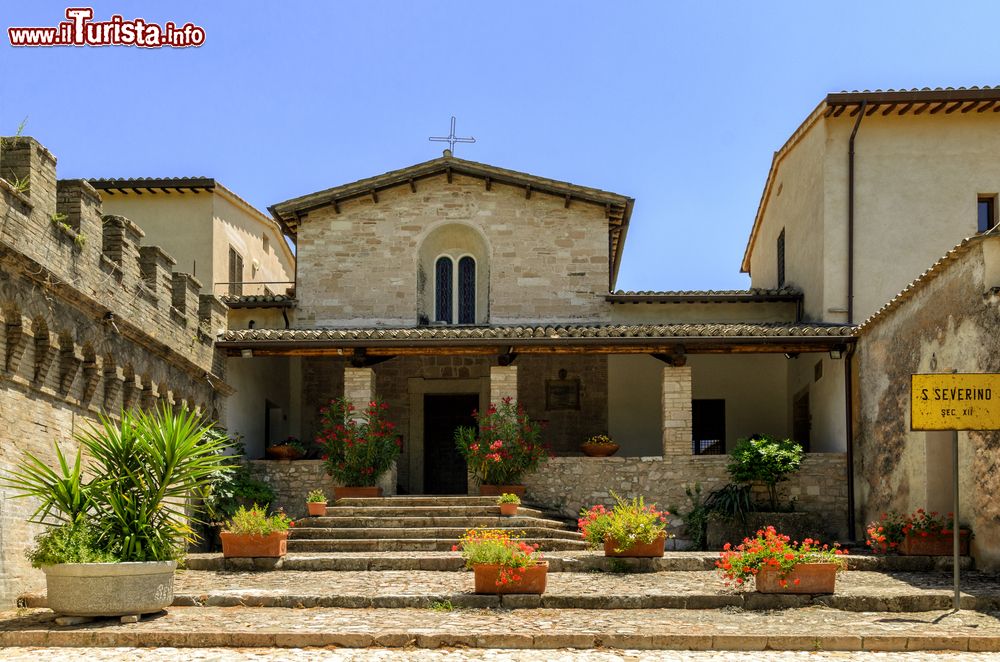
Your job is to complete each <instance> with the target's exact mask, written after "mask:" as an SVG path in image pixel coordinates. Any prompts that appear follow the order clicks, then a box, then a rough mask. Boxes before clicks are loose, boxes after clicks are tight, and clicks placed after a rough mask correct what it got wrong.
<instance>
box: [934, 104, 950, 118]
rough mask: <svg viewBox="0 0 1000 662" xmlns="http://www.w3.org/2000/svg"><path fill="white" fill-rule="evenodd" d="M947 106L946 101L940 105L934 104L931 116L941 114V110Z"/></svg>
mask: <svg viewBox="0 0 1000 662" xmlns="http://www.w3.org/2000/svg"><path fill="white" fill-rule="evenodd" d="M947 105H948V102H947V101H942V102H941V103H938V104H935V105H934V107H933V108H931V115H936V114H937V113H939V112H941V109H942V108H944V107H945V106H947Z"/></svg>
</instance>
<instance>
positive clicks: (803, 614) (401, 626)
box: [0, 607, 1000, 657]
mask: <svg viewBox="0 0 1000 662" xmlns="http://www.w3.org/2000/svg"><path fill="white" fill-rule="evenodd" d="M998 616H1000V614H986V613H982V612H973V611H961V612H958V613H949V612H922V613H918V614H886V613H871V612H868V613H865V612H844V611H838V610H833V609H826V608H823V607H809V608H803V609H788V610H781V611H772V612H763V611H742V610H736V609H723V610H681V609H651V610H646V609H631V610H610V611H603V610H578V609H534V610H524V609H517V610H486V609H455V610H446V609H437V610H436V609H377V610H358V609H323V608H318V609H308V610H305V609H268V608H244V607H234V608H216V607H197V608H191V607H174V608H171V609H170V610H169V611H168V612H166V613H165V614H163V615H160V616H158V617H154V618H147V619H143V620H142V621H140V622H139V623H135V624H120V623H118V622H117V620H104V621H97V622H94V623H90V624H87V625H80V626H66V627H60V626H56V625H55V624H54V623H53V622H52V619H53V615H52V613H51V612H50V611H48V610H30V609H25V610H18V611H15V612H0V646H52V645H72V646H87V645H89V646H138V645H140V644H141V645H147V646H197V647H206V648H211V647H214V646H233V647H267V646H277V647H290V648H291V647H305V646H320V647H321V646H341V647H347V648H367V647H391V648H406V647H411V646H416V647H419V648H429V649H437V648H456V647H474V648H481V649H488V648H535V649H546V650H552V649H560V648H567V647H573V648H581V649H586V648H601V647H607V648H619V649H633V648H634V649H648V650H652V649H687V648H690V649H694V650H711V649H717V650H730V649H735V650H763V649H764V648H772V649H778V650H814V649H817V648H821V649H824V650H859V649H862V648H866V649H873V650H920V649H929V648H930V649H949V650H963V651H964V650H969V651H973V652H979V651H990V650H992V651H998V650H1000V619H998ZM536 652H538V651H536ZM539 654H540V655H543V657H544V653H542V652H539Z"/></svg>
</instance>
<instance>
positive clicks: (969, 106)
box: [962, 101, 982, 115]
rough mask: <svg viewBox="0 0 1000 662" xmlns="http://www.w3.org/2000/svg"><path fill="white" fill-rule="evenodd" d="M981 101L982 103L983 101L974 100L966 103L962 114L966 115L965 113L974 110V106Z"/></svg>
mask: <svg viewBox="0 0 1000 662" xmlns="http://www.w3.org/2000/svg"><path fill="white" fill-rule="evenodd" d="M980 103H982V102H981V101H973V102H972V103H969V104H966V105H965V108H963V109H962V114H963V115H964V114H965V113H967V112H969V111H970V110H972V109H973V108H975V107H976V106H978V105H979V104H980Z"/></svg>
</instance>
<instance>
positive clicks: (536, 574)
mask: <svg viewBox="0 0 1000 662" xmlns="http://www.w3.org/2000/svg"><path fill="white" fill-rule="evenodd" d="M472 571H473V573H474V575H475V579H476V593H486V594H490V595H498V594H505V595H507V594H512V593H518V594H521V593H530V594H534V595H541V594H542V593H544V592H545V581H546V579H547V578H548V572H549V562H548V561H540V562H538V563H537V564H535V565H532V566H528V567H527V568H522V569H520V570H519V571H518V574H519V575H520V577H521V578H520V579H519V580H517V581H512V582H510V583H508V584H502V585H500V586H497V578H498V577H499V576H500V566H499V565H497V564H495V563H477V564H475V565H474V566H472Z"/></svg>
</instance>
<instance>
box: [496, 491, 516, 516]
mask: <svg viewBox="0 0 1000 662" xmlns="http://www.w3.org/2000/svg"><path fill="white" fill-rule="evenodd" d="M497 505H498V506H500V514H501V515H503V516H504V517H513V516H514V515H517V507H518V506H520V505H521V497H519V496H517V495H516V494H510V493H504V494H501V495H500V496H498V497H497Z"/></svg>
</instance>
